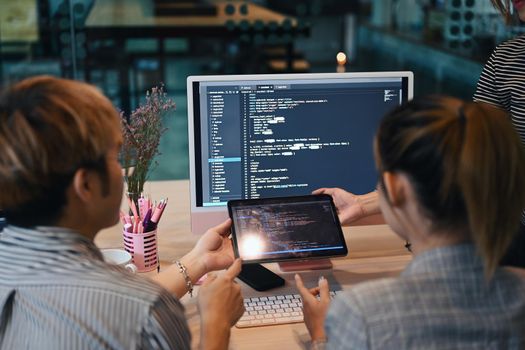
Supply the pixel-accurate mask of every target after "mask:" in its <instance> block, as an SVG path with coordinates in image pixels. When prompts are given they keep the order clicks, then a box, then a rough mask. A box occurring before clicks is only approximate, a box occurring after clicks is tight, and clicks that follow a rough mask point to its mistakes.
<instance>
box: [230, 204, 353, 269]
mask: <svg viewBox="0 0 525 350" xmlns="http://www.w3.org/2000/svg"><path fill="white" fill-rule="evenodd" d="M228 212H229V214H230V218H231V219H232V238H233V247H234V252H235V256H236V257H240V258H241V259H243V262H244V263H252V262H253V263H255V262H261V263H264V262H272V261H286V260H304V259H315V258H327V257H335V256H345V255H346V254H347V253H348V250H347V248H346V243H345V239H344V236H343V231H342V229H341V224H340V223H339V219H338V217H337V212H336V210H335V206H334V203H333V201H332V197H331V196H329V195H308V196H298V197H280V198H267V199H245V200H243V199H240V200H231V201H229V202H228Z"/></svg>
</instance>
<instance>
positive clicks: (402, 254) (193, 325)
mask: <svg viewBox="0 0 525 350" xmlns="http://www.w3.org/2000/svg"><path fill="white" fill-rule="evenodd" d="M145 191H146V192H147V193H150V194H151V195H152V196H153V198H154V199H155V198H157V199H158V198H162V197H166V196H168V197H169V205H168V206H167V207H166V211H165V213H164V216H163V219H162V221H161V222H160V225H159V255H160V260H161V266H166V265H168V264H170V263H171V262H172V261H173V260H175V259H178V258H180V257H182V256H183V255H184V254H185V253H187V252H188V251H189V250H190V249H191V248H192V247H193V245H194V244H195V242H196V241H197V240H198V238H199V237H198V236H195V235H193V234H191V232H190V212H189V182H188V181H187V180H182V181H158V182H152V183H148V184H146V188H145ZM345 238H346V242H347V245H348V250H349V254H348V256H347V257H345V258H339V259H333V263H334V269H333V270H319V271H310V272H304V273H303V272H301V275H302V276H303V278H304V279H305V283H306V284H307V286H313V285H314V284H316V283H317V279H318V277H319V276H320V275H321V274H322V275H324V276H325V277H326V278H327V279H328V281H329V282H330V286H331V288H333V289H343V290H344V289H348V288H349V287H350V286H351V285H353V284H356V283H358V282H361V281H366V280H369V279H374V278H381V277H387V276H395V275H397V274H398V273H399V272H400V271H401V270H402V269H403V268H404V266H405V265H406V264H407V262H409V261H410V259H411V256H410V255H409V254H408V253H407V252H406V250H405V248H404V242H403V241H402V240H401V239H400V238H399V237H397V236H396V235H395V234H394V233H393V232H392V231H390V229H389V228H388V227H387V226H386V225H374V226H359V227H350V228H346V229H345ZM95 243H96V244H97V245H98V246H99V247H101V248H121V247H122V237H121V227H120V225H116V226H114V227H111V228H109V229H106V230H103V231H101V232H100V233H99V234H98V235H97V237H96V238H95ZM268 267H269V268H270V269H272V270H274V271H275V272H279V271H278V267H277V264H268ZM279 274H280V275H281V276H282V277H283V278H285V279H286V285H285V286H284V287H282V288H280V290H279V289H275V290H272V291H270V292H272V293H286V292H294V293H295V288H294V282H293V275H294V273H281V272H279ZM239 283H240V284H241V285H242V287H243V294H244V296H245V297H251V296H256V295H264V294H265V293H261V292H257V291H255V290H253V289H251V288H250V287H248V286H246V285H244V283H242V282H240V281H239ZM266 294H267V293H266ZM195 300H196V298H193V299H192V298H190V297H189V296H185V297H184V298H183V299H182V302H183V303H184V304H185V305H186V308H187V309H186V313H187V316H188V321H189V325H190V329H191V331H192V336H193V346H194V347H195V348H196V347H197V346H198V338H199V318H198V313H197V308H196V304H195ZM308 339H309V338H308V332H307V330H306V327H305V326H304V324H303V323H296V324H290V325H279V326H267V327H258V328H245V329H237V328H233V330H232V337H231V345H230V348H232V349H258V348H261V349H302V348H304V344H305V343H306V342H307V341H308Z"/></svg>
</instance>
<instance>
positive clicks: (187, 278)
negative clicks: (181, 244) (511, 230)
mask: <svg viewBox="0 0 525 350" xmlns="http://www.w3.org/2000/svg"><path fill="white" fill-rule="evenodd" d="M175 264H177V266H178V267H179V272H180V273H182V276H183V277H184V280H185V281H186V288H187V289H188V293H190V297H193V283H191V278H190V276H189V275H188V270H187V269H186V266H184V265H183V264H182V263H181V262H180V261H179V260H177V261H175Z"/></svg>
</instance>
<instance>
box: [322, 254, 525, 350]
mask: <svg viewBox="0 0 525 350" xmlns="http://www.w3.org/2000/svg"><path fill="white" fill-rule="evenodd" d="M325 327H326V334H327V338H328V344H326V345H327V347H328V348H330V349H516V350H517V349H524V348H525V280H524V279H523V278H522V277H518V276H517V275H515V274H514V273H512V272H509V271H507V270H505V269H503V268H498V269H497V270H496V272H495V274H494V277H493V278H492V279H491V280H490V282H487V280H486V279H485V276H484V270H483V263H482V261H481V258H480V257H479V256H478V255H477V254H476V250H475V248H474V246H473V245H471V244H461V245H455V246H448V247H441V248H436V249H432V250H428V251H426V252H423V253H421V254H420V255H418V256H416V257H414V259H413V260H412V261H411V262H410V264H409V265H408V266H407V267H406V269H405V270H404V271H403V273H402V274H401V276H400V277H399V278H385V279H380V280H376V281H371V282H365V283H361V284H359V285H357V286H355V287H353V288H352V289H351V290H349V291H348V292H346V293H344V294H341V295H338V296H337V297H336V298H335V299H334V301H333V303H332V305H331V306H330V309H329V311H328V316H327V320H326V323H325Z"/></svg>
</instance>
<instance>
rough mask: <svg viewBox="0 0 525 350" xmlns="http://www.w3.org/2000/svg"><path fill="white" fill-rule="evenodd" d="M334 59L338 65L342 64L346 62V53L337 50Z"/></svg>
mask: <svg viewBox="0 0 525 350" xmlns="http://www.w3.org/2000/svg"><path fill="white" fill-rule="evenodd" d="M335 59H336V60H337V64H339V65H344V64H345V63H346V55H345V53H344V52H338V53H337V55H336V56H335Z"/></svg>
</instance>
